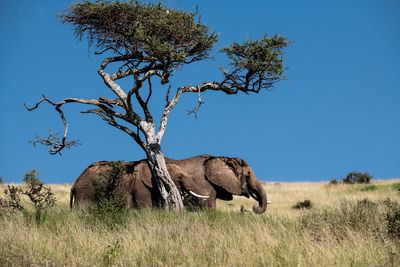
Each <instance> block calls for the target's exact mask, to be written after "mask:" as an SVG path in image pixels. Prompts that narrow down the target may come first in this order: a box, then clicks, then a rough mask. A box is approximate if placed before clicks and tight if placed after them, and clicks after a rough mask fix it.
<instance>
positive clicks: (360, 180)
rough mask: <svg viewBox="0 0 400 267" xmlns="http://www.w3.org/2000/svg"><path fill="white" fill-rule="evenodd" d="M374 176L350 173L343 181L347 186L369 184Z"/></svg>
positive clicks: (363, 173)
mask: <svg viewBox="0 0 400 267" xmlns="http://www.w3.org/2000/svg"><path fill="white" fill-rule="evenodd" d="M371 180H372V176H371V175H369V174H368V173H366V172H350V173H348V174H347V175H346V177H345V178H344V179H343V183H346V184H369V183H370V182H371Z"/></svg>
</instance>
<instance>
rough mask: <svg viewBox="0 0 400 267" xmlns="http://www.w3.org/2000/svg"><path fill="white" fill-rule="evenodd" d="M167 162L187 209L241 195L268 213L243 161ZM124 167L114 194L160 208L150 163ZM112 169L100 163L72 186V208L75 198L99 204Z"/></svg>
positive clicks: (201, 159) (135, 203) (212, 205)
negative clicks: (102, 184)
mask: <svg viewBox="0 0 400 267" xmlns="http://www.w3.org/2000/svg"><path fill="white" fill-rule="evenodd" d="M165 161H166V164H167V168H168V171H169V173H170V175H171V178H172V179H173V181H174V183H175V185H176V186H177V188H178V190H179V191H180V192H182V194H183V200H184V204H185V206H186V207H192V208H193V207H194V208H205V207H210V208H215V207H216V199H222V200H232V199H233V195H241V196H245V197H250V196H251V197H252V198H254V199H255V200H256V201H257V204H255V205H254V206H253V211H254V212H255V213H257V214H261V213H264V212H265V210H266V208H267V204H268V202H267V196H266V193H265V190H264V187H263V185H262V184H261V183H260V182H259V181H257V178H256V176H255V174H254V173H253V171H252V170H251V168H250V166H249V165H248V164H247V163H246V162H245V161H244V160H242V159H240V158H229V157H214V156H210V155H200V156H195V157H191V158H187V159H183V160H174V159H170V158H165ZM124 164H125V169H126V174H125V175H123V177H122V179H120V181H118V183H117V184H115V185H114V186H111V187H113V194H115V195H116V196H119V198H121V199H123V201H124V202H126V203H127V205H128V206H129V207H139V208H141V207H152V206H157V201H158V199H157V195H158V194H157V192H156V191H155V188H156V187H154V186H153V183H152V175H151V171H150V169H149V167H148V164H147V161H146V160H141V161H137V162H128V163H124ZM110 169H111V168H110V167H109V162H97V163H94V164H92V165H91V166H89V167H88V168H87V169H86V170H85V171H84V172H83V173H82V174H81V175H80V176H79V178H78V179H77V181H76V182H75V184H74V185H73V186H72V189H71V198H70V206H71V208H72V205H73V198H75V202H76V203H79V202H81V201H89V202H90V201H96V196H95V195H96V194H95V190H94V188H95V187H96V183H97V184H99V183H101V182H102V181H104V180H107V179H105V178H104V177H105V176H104V175H100V174H101V173H105V172H109V171H110ZM104 188H106V187H104V186H103V189H101V190H104ZM101 190H100V191H101ZM106 191H107V190H106Z"/></svg>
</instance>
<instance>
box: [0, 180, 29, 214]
mask: <svg viewBox="0 0 400 267" xmlns="http://www.w3.org/2000/svg"><path fill="white" fill-rule="evenodd" d="M20 193H22V189H20V188H18V187H16V186H13V185H8V186H7V188H6V189H4V195H5V197H4V198H0V209H1V210H2V212H5V211H22V210H23V209H24V207H23V206H22V204H21V198H20V195H19V194H20Z"/></svg>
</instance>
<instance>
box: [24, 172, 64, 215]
mask: <svg viewBox="0 0 400 267" xmlns="http://www.w3.org/2000/svg"><path fill="white" fill-rule="evenodd" d="M23 181H24V182H25V184H26V186H27V189H26V190H25V191H23V194H24V195H27V196H28V197H29V199H30V200H31V202H32V203H33V205H34V206H35V220H36V222H41V221H43V219H44V217H43V216H44V214H45V212H46V211H47V210H48V209H49V208H51V207H53V206H54V205H55V202H56V198H55V196H54V193H53V192H52V191H51V188H50V187H45V186H44V184H43V182H42V181H41V180H40V179H39V177H38V173H37V171H35V170H32V171H30V172H28V173H27V174H25V177H24V179H23Z"/></svg>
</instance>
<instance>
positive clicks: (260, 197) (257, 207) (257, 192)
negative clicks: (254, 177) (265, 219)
mask: <svg viewBox="0 0 400 267" xmlns="http://www.w3.org/2000/svg"><path fill="white" fill-rule="evenodd" d="M250 192H251V196H252V197H253V198H254V199H256V200H257V202H258V204H254V206H253V211H254V213H257V214H262V213H264V212H265V210H266V209H267V205H268V200H267V193H266V192H265V189H264V186H263V185H262V184H261V183H260V182H259V181H256V186H255V188H254V189H252V190H251V191H250Z"/></svg>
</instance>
